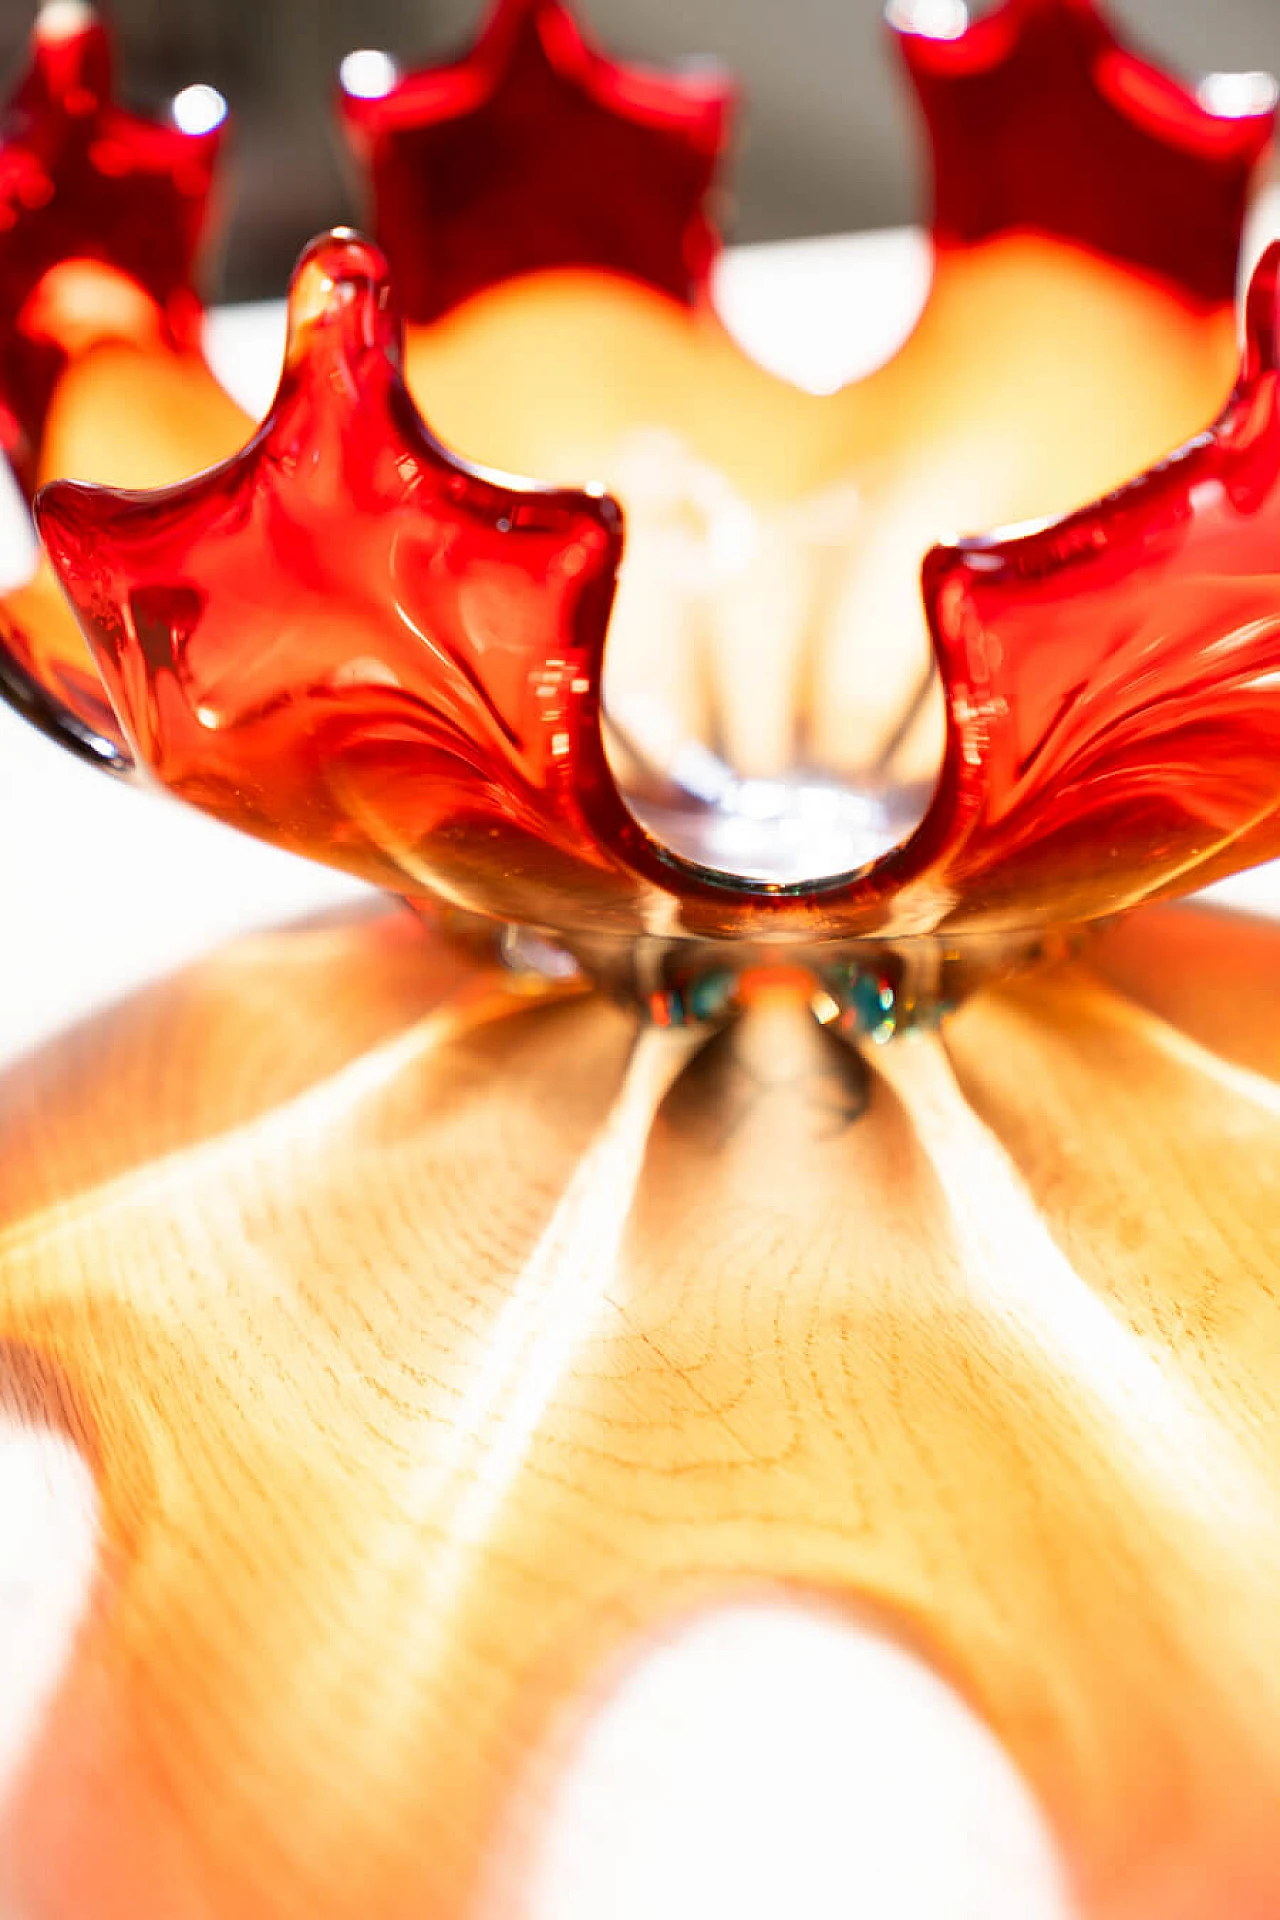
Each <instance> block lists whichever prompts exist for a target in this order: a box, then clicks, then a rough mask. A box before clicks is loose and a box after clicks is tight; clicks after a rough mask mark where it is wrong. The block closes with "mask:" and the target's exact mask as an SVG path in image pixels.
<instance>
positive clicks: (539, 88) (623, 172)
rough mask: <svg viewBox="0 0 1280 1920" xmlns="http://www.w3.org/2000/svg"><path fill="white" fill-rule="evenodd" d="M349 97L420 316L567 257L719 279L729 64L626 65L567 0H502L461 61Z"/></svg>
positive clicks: (401, 272)
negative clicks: (715, 203)
mask: <svg viewBox="0 0 1280 1920" xmlns="http://www.w3.org/2000/svg"><path fill="white" fill-rule="evenodd" d="M340 101H341V109H342V118H343V122H344V125H345V128H346V131H347V135H348V138H349V139H350V141H351V143H352V145H353V147H354V148H355V151H356V153H357V155H358V156H359V158H360V160H361V161H362V163H363V164H364V165H365V166H366V167H367V169H368V172H369V177H370V182H371V185H372V188H373V192H374V196H375V202H376V218H375V233H376V236H377V238H378V240H379V242H380V244H381V245H382V246H383V247H385V249H386V251H387V254H388V257H389V258H390V259H391V261H392V263H393V266H394V269H395V273H396V279H397V283H398V285H399V287H400V298H401V300H402V302H403V303H404V309H405V312H406V314H407V316H408V317H409V318H410V319H411V320H414V321H429V320H434V319H436V318H438V316H439V315H440V314H442V313H447V312H448V311H449V310H450V309H451V308H452V307H455V306H458V305H460V304H461V302H463V301H464V300H466V299H468V298H469V297H470V296H471V295H472V294H475V293H478V292H481V291H482V290H483V289H484V288H485V287H488V286H492V285H494V284H496V283H498V282H501V281H503V280H507V279H510V278H512V277H513V276H515V275H517V274H521V273H529V272H533V271H537V270H541V269H546V268H550V267H592V268H595V269H598V270H600V271H604V272H610V273H620V274H624V275H627V276H630V277H633V278H635V279H637V280H640V281H643V282H644V283H645V284H646V285H648V286H652V287H654V288H657V289H658V290H659V291H661V292H663V293H666V294H668V295H670V297H671V298H673V299H675V300H678V301H692V300H694V299H696V298H697V297H698V296H699V295H700V294H701V293H702V292H703V291H704V289H705V285H706V279H707V275H708V272H709V270H710V266H711V262H712V259H713V258H714V255H715V252H716V250H717V247H718V244H719V243H718V238H717V235H716V231H715V228H714V226H713V225H712V222H711V219H710V215H709V213H708V210H707V206H706V202H707V198H708V195H709V194H710V191H711V187H712V183H713V181H714V179H715V174H716V169H717V164H718V162H719V160H720V157H721V154H722V152H723V150H724V147H725V144H726V141H727V139H728V136H729V130H730V124H731V117H732V110H733V104H734V89H733V87H732V85H731V84H730V82H729V81H728V79H727V77H726V76H725V75H724V74H723V73H722V72H721V71H719V70H707V69H699V70H697V71H689V72H686V73H684V74H679V75H675V74H672V75H665V74H659V73H655V72H648V71H643V70H641V69H639V68H636V67H625V66H619V65H618V64H617V63H616V62H614V61H612V60H610V59H608V58H606V56H605V55H604V54H603V53H601V52H599V51H598V50H597V49H596V48H594V47H593V46H591V45H590V43H589V42H588V41H587V39H586V38H585V37H584V35H583V33H582V30H581V28H580V27H579V25H578V23H577V21H576V20H575V19H574V17H573V15H572V14H571V13H570V11H569V9H568V8H567V7H566V6H565V5H563V4H562V0H496V4H495V5H494V6H493V7H492V8H491V10H490V13H489V17H488V20H487V21H486V24H485V27H484V29H483V31H482V33H481V35H480V37H479V39H478V40H477V41H476V44H475V45H474V47H473V48H472V49H471V50H470V52H469V53H468V54H467V55H466V57H465V58H464V59H462V60H460V61H458V62H457V64H456V65H453V66H448V67H432V68H426V69H423V70H422V71H421V72H418V73H413V74H409V75H408V76H406V77H405V78H404V79H401V80H398V81H396V82H395V83H394V84H392V85H389V86H388V87H387V88H386V90H385V91H383V92H379V93H374V94H372V95H370V94H366V93H359V92H355V91H352V90H351V88H350V87H349V86H347V87H344V88H343V89H342V91H341V94H340Z"/></svg>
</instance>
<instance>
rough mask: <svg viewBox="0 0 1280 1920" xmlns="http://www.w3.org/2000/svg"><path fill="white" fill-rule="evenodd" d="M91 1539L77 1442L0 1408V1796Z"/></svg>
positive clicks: (24, 1740)
mask: <svg viewBox="0 0 1280 1920" xmlns="http://www.w3.org/2000/svg"><path fill="white" fill-rule="evenodd" d="M97 1540H98V1497H97V1490H96V1488H95V1487H94V1484H93V1477H92V1475H91V1473H90V1471H89V1468H88V1467H87V1466H86V1464H85V1462H84V1460H83V1459H82V1458H81V1456H80V1454H79V1453H78V1452H77V1451H76V1449H75V1447H73V1446H72V1444H71V1442H70V1441H69V1440H67V1439H66V1438H65V1437H64V1436H63V1435H62V1434H60V1433H55V1432H52V1431H51V1430H49V1429H48V1428H45V1427H33V1426H28V1425H27V1424H26V1423H25V1422H23V1421H21V1420H19V1419H17V1418H16V1417H15V1416H14V1415H12V1414H5V1413H3V1412H0V1800H2V1799H3V1798H4V1795H5V1794H6V1792H7V1791H8V1790H9V1788H10V1786H11V1783H12V1781H13V1780H14V1778H15V1776H16V1775H17V1774H18V1773H19V1772H20V1770H21V1768H22V1765H23V1762H24V1761H25V1759H26V1758H27V1756H28V1754H29V1752H30V1750H31V1745H32V1742H33V1741H34V1740H35V1739H37V1738H38V1737H39V1731H40V1727H41V1724H42V1721H43V1719H44V1715H45V1713H46V1711H47V1708H48V1705H49V1701H50V1700H51V1698H52V1696H53V1694H54V1691H55V1690H56V1688H57V1685H58V1682H59V1680H60V1679H61V1677H62V1675H63V1672H64V1671H65V1668H66V1664H67V1660H68V1657H69V1655H70V1652H71V1648H72V1645H73V1643H74V1640H75V1636H76V1629H77V1628H78V1626H79V1624H80V1621H81V1619H82V1618H83V1615H84V1611H85V1607H86V1605H87V1602H88V1598H89V1593H90V1589H91V1587H92V1584H93V1573H94V1567H95V1565H96V1556H97Z"/></svg>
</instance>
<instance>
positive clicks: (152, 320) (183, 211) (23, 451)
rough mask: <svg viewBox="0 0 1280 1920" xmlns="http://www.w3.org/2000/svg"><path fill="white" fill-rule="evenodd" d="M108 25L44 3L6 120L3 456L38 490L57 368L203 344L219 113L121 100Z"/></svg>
mask: <svg viewBox="0 0 1280 1920" xmlns="http://www.w3.org/2000/svg"><path fill="white" fill-rule="evenodd" d="M111 64H112V63H111V48H110V42H109V40H108V37H107V32H106V29H105V28H104V26H103V25H102V23H101V21H100V20H98V19H97V18H96V17H95V16H94V14H93V13H92V11H91V10H90V9H89V8H88V7H84V6H79V5H71V4H66V3H65V0H62V3H60V4H59V3H55V4H47V5H45V6H43V7H42V8H41V9H40V11H39V13H38V14H37V18H36V26H35V32H34V35H33V38H32V55H31V65H30V69H29V71H28V73H27V75H26V77H25V78H24V79H23V80H22V81H21V82H20V84H19V86H18V88H17V90H16V92H15V93H14V94H13V96H12V98H11V99H10V101H9V103H8V105H7V107H6V108H5V110H4V114H3V118H2V119H0V449H3V451H4V453H5V454H6V455H7V456H8V459H9V461H10V463H11V465H12V466H13V469H14V471H15V473H16V474H17V476H18V479H19V482H20V483H21V484H22V485H23V486H24V487H25V488H26V489H27V491H28V492H30V491H31V490H32V489H33V488H34V486H35V484H36V472H37V467H38V464H39V459H40V446H41V439H42V435H43V430H44V424H45V415H46V411H47V409H48V406H49V403H50V399H51V397H52V394H53V390H54V387H55V385H56V383H57V379H58V375H59V373H60V371H61V370H62V368H63V367H64V366H65V365H66V364H67V361H68V358H69V357H71V356H74V355H75V354H77V353H78V352H79V351H80V350H81V349H82V348H83V346H84V344H85V342H86V340H89V341H92V340H96V339H101V338H103V337H115V338H120V339H125V340H129V341H133V342H135V343H139V344H144V345H155V344H157V343H162V344H165V345H168V346H171V347H175V348H186V349H194V348H196V347H198V345H199V337H200V323H201V318H202V308H201V305H200V301H199V298H198V297H197V294H196V291H195V287H194V282H193V272H194V265H195V259H196V254H197V251H198V248H199V244H200V238H201V234H202V231H203V227H204V221H205V213H206V207H207V202H208V199H209V193H210V188H211V185H212V179H213V169H214V164H215V161H216V158H217V153H218V148H219V145H220V143H221V139H222V133H223V126H224V117H225V116H224V113H223V110H222V104H221V102H220V100H218V98H217V96H216V95H214V94H213V93H212V91H211V90H210V89H203V90H202V94H203V95H204V96H207V97H204V98H201V99H200V100H199V101H198V102H195V103H192V104H193V107H196V108H198V109H199V117H200V125H199V128H198V130H197V129H195V128H193V129H192V130H184V127H183V125H182V124H181V120H182V118H183V116H182V113H181V111H179V113H178V115H177V117H176V118H174V119H172V120H170V121H168V122H158V121H150V120H144V119H140V118H139V117H138V116H137V115H135V114H131V113H127V112H126V111H125V110H124V109H123V108H122V107H120V106H118V105H117V104H116V103H115V101H114V99H113V97H112V75H111Z"/></svg>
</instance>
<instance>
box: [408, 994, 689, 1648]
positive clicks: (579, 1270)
mask: <svg viewBox="0 0 1280 1920" xmlns="http://www.w3.org/2000/svg"><path fill="white" fill-rule="evenodd" d="M698 1045H699V1041H698V1039H697V1038H696V1037H693V1038H691V1037H690V1036H688V1035H683V1034H673V1033H669V1032H664V1031H661V1030H653V1029H648V1030H646V1031H644V1032H642V1033H641V1034H640V1036H639V1038H638V1039H637V1040H636V1043H635V1048H634V1051H633V1053H632V1055H631V1059H630V1061H629V1063H628V1067H627V1073H626V1078H625V1080H624V1081H623V1085H622V1089H621V1092H620V1093H619V1095H618V1097H617V1100H616V1101H615V1102H614V1105H613V1107H612V1109H611V1111H610V1112H609V1114H608V1116H607V1117H606V1119H605V1121H604V1124H603V1125H602V1127H601V1129H600V1131H599V1133H598V1134H597V1136H596V1138H595V1140H594V1142H593V1143H592V1145H591V1147H590V1148H589V1149H588V1150H587V1152H586V1153H585V1154H584V1155H583V1157H582V1159H581V1161H580V1162H579V1164H578V1168H577V1171H576V1172H575V1173H574V1175H573V1178H572V1179H571V1180H570V1182H569V1185H568V1186H567V1187H566V1188H565V1191H564V1193H563V1195H562V1196H561V1199H560V1202H559V1204H558V1205H557V1207H556V1209H555V1212H554V1213H553V1214H552V1216H551V1219H550V1220H549V1221H548V1223H547V1226H546V1228H545V1229H544V1231H543V1233H542V1236H541V1238H540V1239H539V1241H538V1243H537V1245H536V1246H535V1247H534V1249H533V1251H532V1252H531V1254H530V1255H529V1257H528V1259H527V1260H526V1261H525V1264H524V1266H523V1267H522V1269H521V1271H520V1272H519V1274H517V1275H516V1277H515V1279H514V1280H513V1281H512V1284H511V1293H510V1298H509V1299H508V1301H507V1304H506V1306H505V1307H504V1308H503V1310H502V1312H501V1314H500V1315H499V1317H498V1321H497V1324H496V1325H495V1326H494V1327H493V1328H492V1329H491V1331H490V1332H489V1333H488V1335H487V1336H486V1338H485V1341H484V1347H483V1360H482V1363H481V1365H480V1368H479V1371H478V1372H477V1373H476V1375H475V1377H474V1379H473V1380H472V1382H471V1384H470V1385H469V1386H468V1388H467V1390H466V1392H465V1394H464V1396H463V1399H462V1403H461V1405H460V1406H459V1408H458V1411H457V1415H456V1418H455V1420H454V1422H453V1424H452V1426H451V1429H450V1433H449V1437H448V1439H447V1441H446V1442H445V1443H444V1445H443V1446H442V1447H440V1446H435V1447H433V1452H432V1457H431V1459H430V1462H429V1463H428V1464H427V1465H426V1466H425V1468H424V1470H423V1472H422V1475H421V1477H420V1480H419V1484H418V1486H417V1487H416V1489H412V1490H411V1491H410V1492H409V1495H408V1504H409V1506H410V1508H411V1509H412V1511H413V1512H414V1513H415V1514H417V1515H420V1516H421V1517H422V1518H423V1519H426V1518H428V1517H429V1518H430V1519H431V1520H432V1522H433V1524H434V1527H436V1528H438V1529H439V1535H440V1538H441V1550H440V1553H439V1555H438V1557H437V1558H436V1559H435V1560H433V1562H432V1565H431V1569H430V1574H429V1577H428V1580H427V1583H426V1588H427V1591H426V1598H427V1600H428V1601H429V1606H428V1608H427V1609H426V1612H427V1615H428V1616H429V1617H430V1618H431V1619H432V1620H433V1621H434V1623H435V1625H436V1628H437V1629H438V1632H439V1634H440V1635H441V1636H442V1637H445V1638H447V1635H448V1631H449V1629H448V1620H449V1618H450V1616H451V1614H454V1613H456V1609H457V1607H458V1605H459V1604H460V1603H461V1601H462V1599H463V1598H464V1595H465V1588H466V1581H467V1577H468V1573H469V1571H470V1569H471V1568H472V1567H474V1565H475V1558H474V1549H475V1546H476V1544H477V1543H478V1542H480V1541H482V1540H484V1539H485V1537H486V1536H487V1535H488V1533H489V1532H490V1530H491V1528H492V1525H493V1523H494V1520H495V1518H496V1516H497V1515H498V1513H499V1512H500V1511H501V1508H502V1505H503V1503H504V1501H505V1500H506V1498H507V1495H508V1493H509V1491H510V1489H511V1487H512V1485H513V1484H514V1482H515V1480H516V1477H517V1475H518V1473H519V1471H520V1467H521V1465H522V1463H523V1461H524V1460H525V1458H526V1456H527V1454H528V1451H529V1447H530V1445H531V1443H532V1441H533V1439H534V1436H535V1435H536V1433H537V1431H538V1427H539V1424H540V1422H541V1420H542V1417H543V1414H544V1413H545V1412H546V1409H547V1407H548V1406H549V1404H550V1402H551V1400H552V1398H553V1396H554V1394H555V1392H556V1389H557V1387H558V1386H559V1385H560V1383H561V1381H562V1380H563V1379H564V1377H565V1374H566V1372H567V1370H568V1369H569V1367H570V1366H571V1365H572V1362H573V1356H574V1354H575V1353H576V1352H577V1351H578V1349H579V1348H580V1346H581V1344H582V1341H583V1339H584V1337H585V1336H586V1335H587V1333H588V1331H589V1330H590V1328H591V1326H592V1325H593V1323H594V1322H595V1320H596V1319H597V1317H598V1315H599V1313H600V1310H601V1305H602V1302H603V1301H604V1299H605V1297H606V1295H607V1293H608V1290H609V1287H610V1286H611V1284H612V1282H613V1280H614V1277H615V1274H616V1272H617V1266H618V1256H619V1253H620V1251H621V1247H622V1241H623V1235H624V1234H625V1232H626V1226H627V1221H628V1219H629V1217H630V1213H631V1206H632V1202H633V1200H634V1197H635V1191H636V1186H637V1183H638V1181H639V1178H640V1172H641V1169H642V1167H643V1165H644V1156H645V1149H646V1147H647V1145H648V1141H649V1135H650V1132H651V1130H652V1127H653V1120H654V1116H655V1114H656V1113H657V1111H658V1108H659V1106H660V1105H661V1103H662V1100H663V1097H664V1096H665V1094H666V1093H667V1090H668V1089H669V1088H670V1086H671V1085H672V1083H673V1081H674V1080H675V1078H676V1076H677V1075H678V1073H679V1072H680V1070H681V1068H682V1067H683V1066H684V1064H685V1062H686V1061H687V1060H688V1058H689V1055H690V1053H691V1052H692V1051H694V1050H695V1049H696V1047H697V1046H698Z"/></svg>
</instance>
